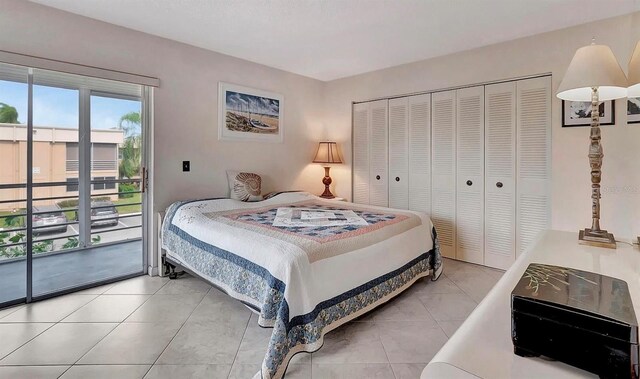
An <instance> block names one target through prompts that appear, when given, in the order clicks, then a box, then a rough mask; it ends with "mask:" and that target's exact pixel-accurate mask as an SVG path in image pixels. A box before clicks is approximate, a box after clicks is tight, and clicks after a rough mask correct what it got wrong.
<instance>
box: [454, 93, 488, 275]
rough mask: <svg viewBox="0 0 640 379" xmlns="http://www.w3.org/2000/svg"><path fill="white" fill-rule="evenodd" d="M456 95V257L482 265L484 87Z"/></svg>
mask: <svg viewBox="0 0 640 379" xmlns="http://www.w3.org/2000/svg"><path fill="white" fill-rule="evenodd" d="M456 97H457V106H456V143H457V146H456V152H457V154H456V155H457V160H456V259H460V260H463V261H465V262H472V263H477V264H483V263H484V86H478V87H470V88H464V89H460V90H457V94H456Z"/></svg>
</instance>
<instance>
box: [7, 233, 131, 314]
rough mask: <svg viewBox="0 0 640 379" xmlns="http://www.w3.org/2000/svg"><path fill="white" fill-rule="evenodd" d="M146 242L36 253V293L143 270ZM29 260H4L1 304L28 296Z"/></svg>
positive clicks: (34, 261)
mask: <svg viewBox="0 0 640 379" xmlns="http://www.w3.org/2000/svg"><path fill="white" fill-rule="evenodd" d="M141 251H142V241H141V240H136V241H131V242H126V243H122V244H118V245H112V246H97V247H95V248H92V249H87V250H79V251H72V252H68V253H58V254H48V255H43V256H37V255H36V256H34V259H33V296H34V297H35V296H41V295H44V294H47V293H51V292H57V291H61V290H64V289H68V288H72V287H75V286H79V285H85V284H90V283H95V282H99V281H103V280H106V279H110V278H114V277H119V276H124V275H130V274H135V273H142V270H143V262H142V254H141ZM26 275H27V272H26V259H20V260H8V261H1V260H0V288H2V290H1V291H0V303H4V302H7V301H10V300H13V299H16V298H23V297H25V293H26V282H27V279H26Z"/></svg>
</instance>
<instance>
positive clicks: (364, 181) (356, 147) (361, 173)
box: [352, 103, 369, 204]
mask: <svg viewBox="0 0 640 379" xmlns="http://www.w3.org/2000/svg"><path fill="white" fill-rule="evenodd" d="M352 133H353V202H354V203H359V204H369V104H367V103H361V104H354V105H353V131H352Z"/></svg>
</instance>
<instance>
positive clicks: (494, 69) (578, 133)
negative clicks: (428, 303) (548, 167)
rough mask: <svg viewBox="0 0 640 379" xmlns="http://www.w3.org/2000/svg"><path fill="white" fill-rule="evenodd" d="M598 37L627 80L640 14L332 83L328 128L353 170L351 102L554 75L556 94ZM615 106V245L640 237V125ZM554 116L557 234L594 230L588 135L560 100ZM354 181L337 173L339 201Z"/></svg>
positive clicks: (609, 151)
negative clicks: (568, 123)
mask: <svg viewBox="0 0 640 379" xmlns="http://www.w3.org/2000/svg"><path fill="white" fill-rule="evenodd" d="M592 36H595V37H596V38H597V42H599V43H603V44H607V45H609V46H610V47H611V48H612V50H613V52H614V54H615V55H616V57H617V58H618V61H619V62H620V63H621V65H622V66H623V68H624V70H625V72H626V70H627V63H628V61H629V59H630V57H631V53H632V51H633V47H634V46H635V43H636V41H638V39H640V13H636V14H634V15H628V16H623V17H617V18H613V19H608V20H604V21H599V22H594V23H590V24H585V25H581V26H578V27H572V28H568V29H563V30H560V31H555V32H550V33H545V34H540V35H537V36H533V37H528V38H523V39H519V40H515V41H510V42H506V43H501V44H497V45H492V46H488V47H484V48H479V49H475V50H470V51H466V52H462V53H458V54H453V55H449V56H445V57H440V58H435V59H430V60H425V61H420V62H416V63H411V64H407V65H402V66H397V67H392V68H388V69H384V70H380V71H375V72H371V73H367V74H363V75H359V76H355V77H350V78H345V79H339V80H335V81H331V82H328V83H327V85H326V86H325V93H324V99H325V109H326V110H325V117H324V123H325V124H326V125H330V126H331V128H332V130H333V132H332V136H333V138H336V139H338V140H339V141H341V142H342V146H344V155H345V156H346V158H347V160H348V162H349V163H350V162H351V151H350V142H349V141H350V137H351V128H350V125H351V102H352V101H363V100H368V99H372V98H378V97H385V96H390V95H401V94H408V93H414V92H420V91H429V90H437V89H443V88H448V87H454V86H460V85H469V84H475V83H482V82H488V81H493V80H501V79H509V78H515V77H521V76H527V75H533V74H542V73H552V75H553V90H554V93H555V91H556V89H557V87H558V85H559V84H560V81H561V80H562V76H563V75H564V72H565V71H566V69H567V67H568V65H569V62H570V61H571V58H572V57H573V54H574V52H575V50H576V49H577V48H579V47H581V46H583V45H587V44H589V43H590V42H591V37H592ZM424 43H438V41H430V40H426V39H425V41H424ZM381 48H383V47H381ZM616 105H617V106H616V125H615V126H605V127H603V131H602V135H603V145H604V154H605V158H604V166H603V172H604V175H603V180H602V186H603V187H602V188H603V197H602V203H601V204H602V223H601V225H602V227H603V228H607V229H609V230H610V231H611V232H613V233H614V234H615V235H616V237H632V236H636V235H640V146H639V144H640V125H639V124H635V125H633V124H631V125H627V124H626V100H621V101H618V102H617V104H616ZM552 113H553V126H552V143H553V147H552V159H553V160H552V165H553V173H552V174H553V183H552V186H553V193H552V195H553V207H552V209H553V210H552V227H553V228H554V229H561V230H569V231H576V230H578V229H582V228H585V227H589V226H590V225H591V222H590V220H591V200H590V196H591V192H590V172H589V171H590V169H589V164H588V159H587V148H588V143H589V128H588V127H585V128H562V127H561V125H562V124H561V102H560V101H559V100H558V99H556V98H554V100H553V109H552ZM350 175H351V174H350V171H349V170H348V169H347V168H346V167H345V168H344V169H342V170H335V172H334V175H333V177H334V181H335V182H337V183H339V185H338V186H336V188H337V190H338V191H337V192H338V195H340V196H346V197H349V196H350V187H349V186H348V185H345V183H350V180H351V177H350Z"/></svg>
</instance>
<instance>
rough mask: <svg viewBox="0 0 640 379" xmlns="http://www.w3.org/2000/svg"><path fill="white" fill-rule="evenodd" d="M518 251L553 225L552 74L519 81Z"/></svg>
mask: <svg viewBox="0 0 640 379" xmlns="http://www.w3.org/2000/svg"><path fill="white" fill-rule="evenodd" d="M516 131H517V145H516V151H517V163H516V164H517V182H518V188H517V196H516V201H517V202H516V209H517V219H516V228H517V229H516V253H517V254H521V253H522V252H523V251H524V250H526V249H527V247H528V246H529V245H530V244H531V243H532V242H534V240H535V239H536V238H537V236H538V235H539V234H540V233H541V232H542V231H544V230H545V229H549V228H550V226H551V195H550V193H551V192H550V187H551V77H549V76H547V77H542V78H535V79H526V80H521V81H518V83H517V129H516Z"/></svg>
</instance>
